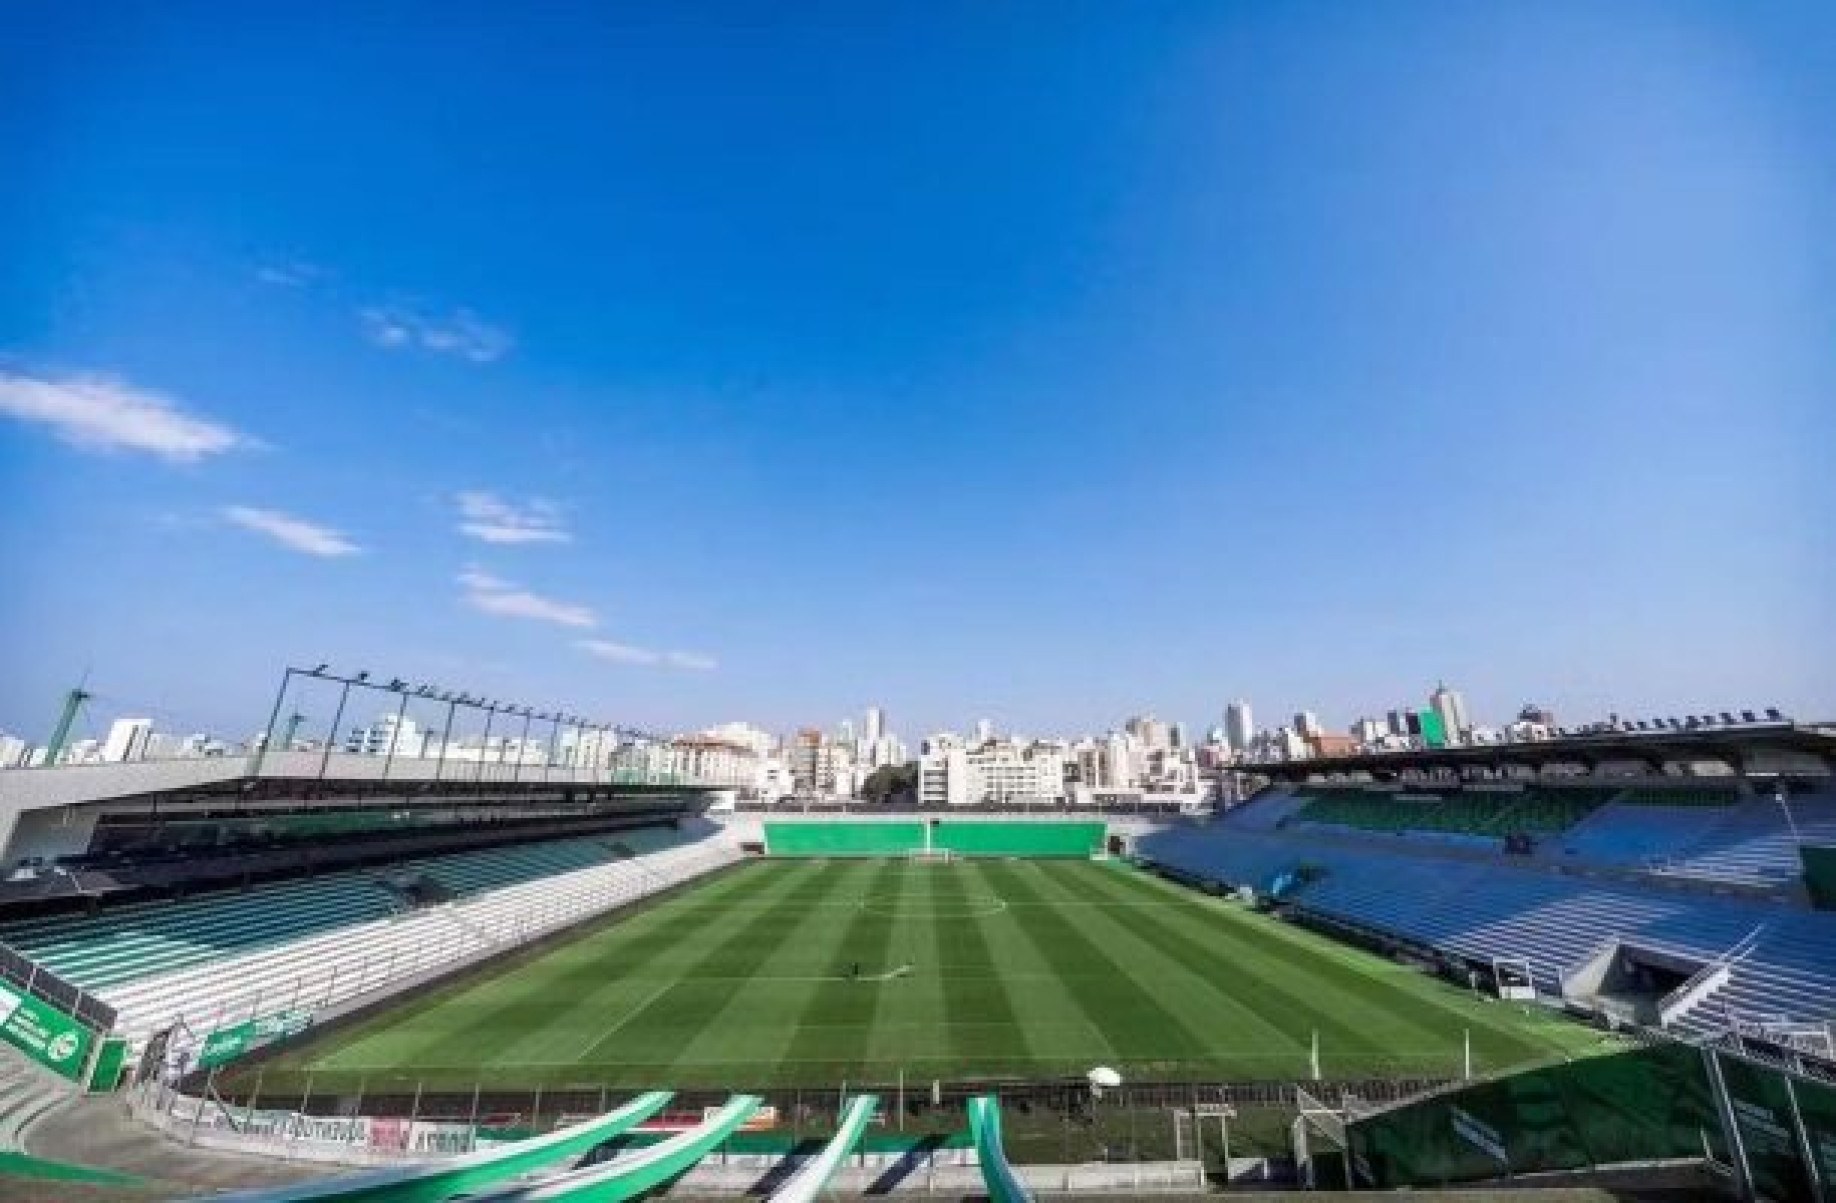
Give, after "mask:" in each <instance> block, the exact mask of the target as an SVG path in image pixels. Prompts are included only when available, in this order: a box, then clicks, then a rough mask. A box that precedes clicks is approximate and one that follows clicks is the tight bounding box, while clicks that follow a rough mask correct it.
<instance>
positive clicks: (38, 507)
mask: <svg viewBox="0 0 1836 1203" xmlns="http://www.w3.org/2000/svg"><path fill="white" fill-rule="evenodd" d="M277 13H278V10H272V11H270V12H269V13H268V14H267V15H266V16H264V17H263V18H262V19H260V20H256V19H253V18H252V17H249V16H247V15H237V14H234V13H228V12H226V11H225V10H224V9H223V8H222V7H221V6H217V5H212V6H191V5H184V4H174V5H167V6H157V7H148V6H119V7H111V6H99V7H90V6H85V7H84V11H83V12H82V13H81V14H80V15H79V14H77V13H75V12H73V11H71V6H52V5H46V6H41V7H39V8H37V9H36V10H32V9H27V10H23V11H22V10H13V11H12V12H11V13H10V15H9V18H8V21H7V29H6V31H5V32H4V33H3V34H0V162H4V163H5V164H6V165H7V171H6V176H7V182H6V184H5V186H4V187H3V188H0V262H3V263H4V264H5V270H4V271H0V540H3V541H4V545H5V546H6V547H7V548H8V553H9V554H8V557H7V559H8V563H9V569H8V572H7V575H6V582H7V583H6V588H5V590H4V591H3V592H0V631H4V632H5V635H4V638H5V645H4V646H5V650H4V653H3V655H0V660H3V661H4V671H3V672H0V729H11V730H17V731H20V732H21V733H24V734H28V735H32V736H34V737H36V738H42V737H43V734H44V729H47V728H48V727H49V725H50V722H51V719H52V718H53V717H54V714H55V710H56V705H57V700H58V697H59V695H60V693H61V691H62V690H63V689H64V688H65V687H67V686H68V685H69V684H70V683H72V682H74V681H75V680H76V679H78V678H79V677H80V676H82V674H84V673H85V672H87V673H88V674H89V679H90V681H91V682H92V684H93V686H94V687H95V689H96V691H97V692H98V693H99V694H100V695H102V701H101V702H100V703H99V704H98V705H99V709H101V710H102V711H103V712H104V713H107V712H112V711H117V710H119V711H134V712H151V713H154V714H155V715H156V716H159V717H161V718H162V720H163V721H165V722H168V723H170V724H171V725H173V726H183V727H191V726H202V727H210V728H216V729H224V730H229V731H236V732H240V731H244V730H247V729H249V728H251V727H253V726H255V725H257V724H258V723H259V721H260V720H261V718H262V717H263V716H264V714H265V709H266V705H267V700H268V697H269V696H270V691H271V689H272V685H273V681H274V680H275V678H276V676H277V675H278V671H279V668H280V666H281V665H283V664H285V663H288V662H294V663H317V662H319V661H331V662H333V663H335V664H339V665H348V666H352V667H365V668H369V669H371V670H373V671H377V672H379V673H381V674H384V675H401V676H403V677H409V678H412V679H415V680H432V681H436V682H440V683H442V684H446V685H449V686H451V687H454V688H466V689H470V690H472V691H473V692H480V693H485V694H488V695H490V696H493V697H502V698H514V699H518V700H528V701H530V702H532V703H535V704H538V705H544V704H565V705H571V706H572V707H574V708H575V709H577V710H579V711H581V712H583V713H590V714H594V715H603V716H606V717H608V718H614V719H619V720H623V721H630V722H635V723H640V724H646V725H652V726H659V727H680V726H692V725H701V724H706V723H711V722H716V721H721V720H725V719H730V718H738V717H745V718H750V719H753V720H755V721H758V722H761V723H764V724H766V725H768V726H771V727H774V728H780V729H782V728H786V727H789V726H792V725H796V724H800V723H812V722H813V723H821V724H824V725H827V724H831V723H833V722H834V721H835V720H836V719H838V718H839V717H841V716H842V715H844V714H845V713H848V712H852V711H856V710H858V709H859V708H861V707H863V706H865V705H866V704H868V703H871V702H876V701H877V702H880V703H882V704H884V705H885V706H886V707H887V708H888V709H889V711H890V712H891V714H892V717H893V720H894V723H895V725H896V726H897V727H899V728H900V729H901V730H903V731H905V732H906V733H907V734H908V735H913V734H917V733H919V732H920V731H921V730H923V729H930V728H935V727H939V726H945V725H951V726H964V725H967V724H969V723H971V722H973V720H974V719H975V718H977V717H979V716H982V715H987V716H990V717H992V718H994V719H995V720H996V721H997V722H999V723H1001V724H1002V725H1004V726H1007V727H1010V728H1016V729H1020V730H1024V731H1047V730H1077V729H1084V728H1100V727H1103V726H1107V725H1109V724H1110V723H1112V722H1115V721H1117V720H1119V719H1120V718H1121V717H1123V716H1124V715H1126V714H1128V713H1130V712H1134V711H1136V710H1142V709H1153V710H1156V711H1158V712H1159V713H1161V714H1163V715H1166V716H1169V717H1175V718H1181V719H1185V720H1186V721H1188V722H1190V723H1193V724H1203V723H1205V722H1208V721H1214V719H1215V716H1216V715H1217V713H1218V712H1219V711H1220V710H1221V708H1222V706H1223V704H1224V702H1225V701H1227V700H1228V699H1230V698H1232V697H1236V696H1245V697H1248V698H1250V699H1251V700H1252V701H1254V702H1255V703H1257V705H1258V706H1259V708H1260V709H1261V710H1262V711H1263V713H1264V714H1265V715H1268V716H1271V717H1273V716H1274V715H1275V714H1276V713H1278V712H1280V711H1285V710H1292V709H1293V708H1295V707H1298V706H1302V705H1307V706H1311V707H1313V708H1316V709H1318V710H1319V711H1320V712H1321V713H1322V715H1323V716H1324V717H1326V718H1328V719H1329V720H1331V721H1333V722H1335V723H1343V722H1347V721H1349V720H1350V719H1352V718H1353V717H1355V716H1356V715H1358V714H1359V713H1362V712H1365V711H1370V710H1377V709H1381V708H1385V707H1388V706H1391V705H1394V704H1396V703H1397V702H1399V701H1402V700H1406V699H1412V698H1414V699H1418V698H1420V697H1422V696H1423V695H1425V693H1426V692H1427V690H1428V689H1429V688H1431V687H1432V686H1433V684H1434V682H1435V681H1436V680H1437V679H1440V678H1445V679H1447V680H1448V681H1449V682H1451V683H1454V684H1456V685H1458V686H1460V687H1461V688H1463V689H1464V690H1465V691H1466V693H1467V694H1468V696H1469V698H1470V700H1471V702H1472V704H1473V705H1474V708H1475V709H1476V710H1477V711H1478V713H1479V714H1480V715H1481V716H1482V717H1485V718H1490V719H1498V718H1503V717H1507V716H1508V713H1509V712H1512V711H1514V710H1515V708H1516V707H1517V705H1518V704H1520V703H1521V702H1523V701H1526V700H1532V699H1535V700H1542V701H1547V702H1551V703H1553V704H1555V705H1556V706H1557V707H1558V709H1559V710H1562V711H1563V712H1565V713H1566V714H1567V715H1569V716H1572V717H1575V718H1581V717H1584V716H1591V715H1594V714H1599V713H1604V712H1605V711H1606V710H1608V709H1612V708H1618V709H1622V710H1625V711H1628V712H1632V713H1652V712H1658V711H1662V712H1666V713H1668V712H1676V711H1682V710H1691V711H1694V710H1701V709H1708V708H1713V709H1721V708H1723V707H1727V706H1739V705H1755V704H1760V705H1764V704H1770V703H1778V704H1781V705H1784V706H1786V707H1787V708H1788V709H1792V710H1794V711H1796V712H1798V713H1800V714H1801V715H1807V716H1816V717H1830V716H1832V715H1833V714H1836V688H1833V686H1832V681H1836V634H1833V631H1836V623H1833V622H1832V616H1833V615H1836V551H1833V550H1832V548H1833V547H1836V540H1833V539H1832V536H1831V530H1832V521H1831V520H1832V519H1833V518H1836V472H1833V471H1832V462H1833V461H1832V458H1831V454H1830V448H1831V447H1832V446H1836V416H1833V415H1836V233H1833V231H1836V224H1833V222H1832V215H1833V214H1836V135H1833V134H1832V131H1836V10H1831V9H1830V7H1829V6H1828V5H1827V4H1803V5H1788V4H1775V5H1732V4H1724V5H1691V4H1681V3H1663V4H1636V3H1626V4H1607V5H1597V4H1595V5H1580V4H1573V5H1571V4H1560V3H1556V4H1547V5H1522V6H1515V11H1512V10H1510V9H1507V7H1506V6H1492V5H1486V6H1475V5H1465V4H1444V5H1443V4H1399V5H1384V6H1360V5H1329V4H1313V5H1307V4H1295V5H1288V4H1225V3H1200V4H1162V3H1153V4H1130V5H1099V4H1088V5H1084V4H1070V5H1067V4H1062V3H1054V4H1041V5H1012V6H1002V7H1000V8H998V9H991V8H990V7H989V6H986V5H960V6H957V5H877V6H876V5H809V6H791V7H790V8H776V9H774V8H771V7H769V6H767V7H759V6H754V5H739V6H732V7H727V6H695V5H682V6H653V7H651V8H649V9H644V8H639V7H622V8H620V7H614V6H586V5H581V6H577V7H570V6H565V5H549V6H541V7H540V8H539V10H538V11H536V12H530V13H512V12H511V11H510V10H506V9H501V8H496V7H494V6H484V5H441V6H423V5H414V4H390V5H374V4H365V5H360V6H350V7H346V8H343V9H342V10H340V8H339V7H338V6H329V7H328V6H311V7H306V6H301V7H300V8H299V9H298V10H297V11H296V12H295V13H294V14H292V15H291V16H287V15H276V14H277ZM316 707H317V703H313V704H311V705H309V706H308V707H307V708H308V709H314V708H316Z"/></svg>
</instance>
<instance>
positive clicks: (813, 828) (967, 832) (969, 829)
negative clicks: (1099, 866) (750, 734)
mask: <svg viewBox="0 0 1836 1203" xmlns="http://www.w3.org/2000/svg"><path fill="white" fill-rule="evenodd" d="M931 822H932V823H933V824H934V825H933V826H932V827H931V843H930V847H931V849H932V850H934V851H942V852H949V853H951V854H952V855H955V856H1024V857H1054V858H1075V859H1079V860H1085V859H1088V858H1090V857H1092V856H1094V855H1096V854H1097V853H1098V852H1101V851H1102V850H1103V840H1104V837H1105V836H1106V835H1107V834H1108V827H1107V825H1106V824H1104V823H1102V822H1100V821H1099V822H1064V823H1003V822H999V821H996V822H988V823H977V822H967V821H964V820H958V819H937V820H932V821H931ZM925 826H926V821H924V820H919V821H916V822H910V823H904V822H897V823H885V822H879V821H866V822H858V823H849V822H840V821H838V822H832V823H830V822H819V823H773V822H767V823H766V824H765V851H766V852H768V853H770V854H771V855H772V856H910V855H911V854H912V853H915V852H922V851H924V850H925V838H924V837H925Z"/></svg>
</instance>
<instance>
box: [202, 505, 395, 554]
mask: <svg viewBox="0 0 1836 1203" xmlns="http://www.w3.org/2000/svg"><path fill="white" fill-rule="evenodd" d="M223 516H224V517H225V518H227V519H228V520H229V521H231V522H233V523H235V524H236V525H237V526H240V527H242V528H243V529H244V530H251V531H254V532H255V533H256V534H259V535H266V536H267V537H268V538H270V539H272V540H274V541H275V542H276V543H279V544H280V545H281V546H282V547H285V548H286V549H287V550H289V551H297V552H299V553H301V554H302V555H309V556H349V555H356V554H357V553H358V552H360V551H362V550H363V549H362V548H361V547H359V546H357V545H356V544H355V543H353V542H351V541H350V540H349V539H347V538H345V537H344V536H343V535H342V534H340V533H338V532H337V531H335V530H332V529H331V528H330V527H325V526H320V525H318V524H317V523H316V522H308V521H306V519H304V518H295V517H294V516H293V515H291V514H283V513H281V512H280V511H279V510H262V509H256V508H255V507H254V506H247V505H232V506H225V507H224V510H223Z"/></svg>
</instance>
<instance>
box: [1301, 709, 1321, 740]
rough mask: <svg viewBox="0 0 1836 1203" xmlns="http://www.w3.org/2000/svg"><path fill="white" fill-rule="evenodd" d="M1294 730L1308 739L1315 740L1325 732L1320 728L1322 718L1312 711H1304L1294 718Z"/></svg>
mask: <svg viewBox="0 0 1836 1203" xmlns="http://www.w3.org/2000/svg"><path fill="white" fill-rule="evenodd" d="M1294 729H1295V730H1296V731H1298V732H1300V733H1301V735H1302V736H1303V737H1304V738H1307V739H1313V738H1315V737H1317V736H1318V735H1320V734H1321V733H1322V732H1323V731H1324V730H1325V728H1324V727H1322V726H1320V716H1319V715H1317V714H1315V713H1314V712H1313V711H1311V710H1303V711H1301V712H1300V713H1299V714H1296V715H1295V716H1294Z"/></svg>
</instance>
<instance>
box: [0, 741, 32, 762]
mask: <svg viewBox="0 0 1836 1203" xmlns="http://www.w3.org/2000/svg"><path fill="white" fill-rule="evenodd" d="M28 747H29V745H28V744H27V743H26V741H25V740H23V739H20V738H19V737H18V736H17V735H0V769H16V768H18V767H20V766H21V765H23V764H24V763H25V759H26V751H27V750H28Z"/></svg>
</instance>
